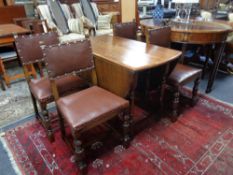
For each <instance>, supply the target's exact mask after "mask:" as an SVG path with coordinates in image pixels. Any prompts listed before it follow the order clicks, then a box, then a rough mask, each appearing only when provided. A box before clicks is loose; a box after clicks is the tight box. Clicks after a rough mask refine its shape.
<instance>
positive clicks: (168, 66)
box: [159, 64, 170, 114]
mask: <svg viewBox="0 0 233 175" xmlns="http://www.w3.org/2000/svg"><path fill="white" fill-rule="evenodd" d="M169 68H170V64H166V67H165V72H164V74H163V78H162V83H161V90H160V99H159V105H160V110H159V111H160V114H163V111H164V94H165V90H166V80H167V77H168V73H169Z"/></svg>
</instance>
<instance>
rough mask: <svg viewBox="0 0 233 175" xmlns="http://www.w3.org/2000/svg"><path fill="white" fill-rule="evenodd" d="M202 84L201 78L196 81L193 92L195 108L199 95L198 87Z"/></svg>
mask: <svg viewBox="0 0 233 175" xmlns="http://www.w3.org/2000/svg"><path fill="white" fill-rule="evenodd" d="M199 84H200V77H198V78H197V79H196V80H195V81H194V86H193V92H192V103H191V104H192V106H194V105H195V104H196V103H197V100H198V97H197V93H198V86H199Z"/></svg>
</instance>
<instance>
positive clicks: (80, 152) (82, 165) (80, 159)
mask: <svg viewBox="0 0 233 175" xmlns="http://www.w3.org/2000/svg"><path fill="white" fill-rule="evenodd" d="M81 42H82V41H81ZM63 45H66V44H63ZM67 45H68V44H67ZM51 47H53V46H51ZM51 47H50V48H51ZM45 49H49V48H48V47H47V48H45ZM45 56H46V55H45ZM46 65H48V63H46ZM88 72H91V74H92V75H94V74H95V67H94V63H93V66H90V67H87V68H85V69H82V70H78V71H75V72H71V73H66V74H65V75H62V76H68V75H74V74H75V75H76V76H80V77H82V78H84V79H85V78H86V75H87V73H88ZM48 74H49V77H50V72H49V70H48ZM83 75H84V77H83ZM62 76H59V77H56V78H52V77H50V82H51V89H52V93H53V96H54V99H55V102H57V100H58V99H59V98H60V96H59V92H58V88H57V85H56V82H55V80H56V79H58V78H61V77H62ZM92 78H93V76H92ZM93 80H95V76H94V79H92V82H93ZM87 81H88V82H89V84H91V85H92V84H93V83H92V82H90V81H89V80H87ZM56 104H57V103H56ZM57 111H58V115H59V121H60V122H59V123H60V128H61V136H62V138H63V140H64V141H66V142H68V141H67V140H66V131H65V124H64V123H65V120H64V118H63V117H62V115H61V112H60V111H59V108H57ZM112 116H118V117H119V118H120V119H121V120H122V121H123V135H124V136H123V139H122V140H123V144H124V146H125V147H126V148H127V147H128V146H129V143H130V140H131V137H130V124H131V115H130V112H129V109H127V110H123V111H122V112H121V113H116V114H112V115H111V116H109V117H107V118H104V119H103V120H98V122H95V123H93V124H91V125H89V126H88V127H85V128H84V129H83V128H82V129H80V130H75V129H72V128H71V134H72V137H73V139H74V141H73V147H74V153H75V160H76V163H77V165H78V167H79V169H80V171H81V174H83V173H85V172H86V167H87V165H86V162H85V152H84V148H83V146H82V141H81V139H80V137H81V135H82V133H83V132H85V131H87V130H89V129H91V128H94V127H96V126H98V125H100V124H101V123H104V122H106V121H108V120H109V119H111V118H112ZM68 144H69V143H68Z"/></svg>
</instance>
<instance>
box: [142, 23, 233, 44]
mask: <svg viewBox="0 0 233 175" xmlns="http://www.w3.org/2000/svg"><path fill="white" fill-rule="evenodd" d="M140 23H141V26H142V27H144V28H145V29H146V30H149V29H156V28H160V27H162V26H161V25H158V24H157V23H154V21H153V19H147V20H142V21H141V22H140ZM165 23H166V21H165ZM167 24H168V25H169V26H171V41H172V42H179V43H190V44H212V43H220V42H223V41H225V40H226V37H227V35H228V33H229V32H232V31H233V28H232V26H231V25H229V24H227V22H220V21H198V20H189V22H188V23H187V22H181V21H177V20H172V21H167Z"/></svg>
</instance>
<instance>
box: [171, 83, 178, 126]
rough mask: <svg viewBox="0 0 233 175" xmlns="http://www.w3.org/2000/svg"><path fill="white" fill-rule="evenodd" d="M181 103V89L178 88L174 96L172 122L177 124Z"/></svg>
mask: <svg viewBox="0 0 233 175" xmlns="http://www.w3.org/2000/svg"><path fill="white" fill-rule="evenodd" d="M179 103H180V91H179V87H176V88H175V90H174V94H173V102H172V121H173V122H175V121H176V120H177V118H178V107H179Z"/></svg>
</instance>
